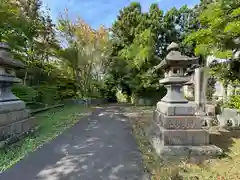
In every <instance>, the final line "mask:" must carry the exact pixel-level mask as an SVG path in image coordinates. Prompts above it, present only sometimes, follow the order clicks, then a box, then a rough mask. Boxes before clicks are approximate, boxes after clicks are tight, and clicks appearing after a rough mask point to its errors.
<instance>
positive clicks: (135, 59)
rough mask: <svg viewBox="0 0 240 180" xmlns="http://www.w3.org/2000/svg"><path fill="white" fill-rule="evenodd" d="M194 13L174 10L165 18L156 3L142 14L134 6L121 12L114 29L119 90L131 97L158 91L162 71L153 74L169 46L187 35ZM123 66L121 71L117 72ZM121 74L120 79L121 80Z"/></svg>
mask: <svg viewBox="0 0 240 180" xmlns="http://www.w3.org/2000/svg"><path fill="white" fill-rule="evenodd" d="M191 12H192V11H191V10H190V9H188V8H187V6H184V7H183V8H181V9H179V10H177V9H176V8H173V9H171V10H169V11H168V12H167V13H166V14H165V15H164V14H163V11H162V10H161V9H160V8H159V6H158V5H157V4H156V3H153V4H152V5H151V6H150V9H149V12H146V13H143V12H142V11H141V5H140V4H139V3H131V4H130V5H129V6H127V7H125V8H123V10H121V11H120V12H119V16H118V18H117V20H116V21H115V22H114V23H113V26H112V29H111V31H112V42H113V51H112V54H111V55H112V56H113V57H115V58H112V59H110V61H111V62H113V63H110V67H111V68H109V69H110V70H109V71H108V73H109V74H111V75H110V76H109V77H112V78H114V80H115V82H116V86H117V87H118V88H119V87H120V88H121V89H122V91H123V92H124V91H125V93H126V94H128V95H129V96H132V95H138V96H145V95H146V92H149V93H148V96H150V95H151V94H153V93H152V92H153V91H155V94H156V91H158V90H159V88H160V86H159V82H158V80H159V78H161V77H162V76H163V73H162V71H161V70H158V71H153V67H154V66H156V65H157V64H159V63H160V61H161V59H163V58H165V56H166V54H167V50H166V48H167V46H168V45H169V44H170V43H171V42H172V41H175V42H180V41H181V40H182V39H183V37H184V36H185V34H186V33H187V31H186V30H187V27H188V20H189V19H190V17H191V16H190V13H191ZM116 64H118V65H119V64H121V66H120V67H121V68H116V67H114V66H116ZM119 74H121V76H119Z"/></svg>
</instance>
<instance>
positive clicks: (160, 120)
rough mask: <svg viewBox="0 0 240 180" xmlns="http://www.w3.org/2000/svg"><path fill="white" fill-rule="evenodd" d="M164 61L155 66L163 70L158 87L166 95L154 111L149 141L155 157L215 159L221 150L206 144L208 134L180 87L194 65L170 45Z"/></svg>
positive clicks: (195, 58) (193, 106)
mask: <svg viewBox="0 0 240 180" xmlns="http://www.w3.org/2000/svg"><path fill="white" fill-rule="evenodd" d="M167 50H168V51H169V53H168V55H167V57H166V58H165V59H164V60H163V61H162V62H161V63H160V64H159V68H162V69H164V70H165V78H164V79H162V80H160V83H161V84H163V85H164V86H165V87H166V88H167V94H166V95H165V97H163V98H162V99H161V101H159V102H158V103H157V107H156V110H155V111H154V118H153V123H152V126H151V130H150V132H149V133H150V134H149V135H150V138H151V142H152V144H153V147H154V148H155V150H156V152H157V153H158V154H159V155H167V156H168V155H173V156H176V155H183V156H189V155H190V156H198V155H203V154H204V155H216V154H221V153H222V150H221V149H220V148H218V147H216V146H214V145H210V144H209V133H208V132H207V131H206V130H204V129H203V128H202V122H201V120H200V117H199V116H197V115H196V104H195V103H190V102H188V100H187V99H185V97H184V93H183V92H182V87H183V85H184V83H186V82H187V81H188V80H189V79H188V78H187V77H186V76H184V71H185V69H186V68H187V67H188V66H190V65H191V64H194V63H196V61H198V58H197V57H187V56H184V55H182V54H181V53H180V51H179V46H178V44H176V43H171V44H170V45H169V46H168V48H167Z"/></svg>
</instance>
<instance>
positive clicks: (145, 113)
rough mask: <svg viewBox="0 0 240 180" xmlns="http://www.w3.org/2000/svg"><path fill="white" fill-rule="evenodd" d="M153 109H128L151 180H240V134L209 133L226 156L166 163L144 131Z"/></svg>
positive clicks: (215, 129)
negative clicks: (198, 160) (199, 160)
mask: <svg viewBox="0 0 240 180" xmlns="http://www.w3.org/2000/svg"><path fill="white" fill-rule="evenodd" d="M153 109H154V107H131V108H130V107H128V108H126V111H128V112H129V113H128V114H127V115H128V116H129V117H130V120H131V122H132V126H133V131H134V135H135V137H136V140H137V143H138V145H139V149H140V151H141V152H142V155H143V160H144V164H145V166H146V168H147V170H148V172H149V174H150V175H151V179H152V180H179V179H182V180H188V179H189V180H238V179H240V171H239V169H240V130H226V129H221V128H217V127H212V128H211V129H209V132H210V141H211V143H212V144H215V145H216V146H218V147H220V148H222V149H223V151H224V155H223V156H222V157H219V158H217V159H209V160H205V161H202V162H200V163H198V164H196V163H192V162H191V161H189V157H188V158H185V159H184V160H179V159H178V160H177V161H171V162H164V161H163V160H162V159H161V158H160V157H159V156H158V155H156V153H155V151H154V150H153V148H152V146H151V144H150V142H149V140H148V138H147V136H146V134H145V128H146V127H148V126H149V124H150V121H151V118H152V112H153Z"/></svg>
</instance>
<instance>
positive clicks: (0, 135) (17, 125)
mask: <svg viewBox="0 0 240 180" xmlns="http://www.w3.org/2000/svg"><path fill="white" fill-rule="evenodd" d="M19 68H24V64H23V63H22V62H20V61H16V60H13V59H12V56H11V53H10V48H9V47H8V46H7V44H4V43H0V141H1V140H4V139H6V138H8V137H9V136H12V135H14V134H19V133H23V132H27V131H29V130H30V129H31V128H33V127H34V126H35V121H34V119H35V118H33V117H30V113H29V111H28V110H27V109H26V107H25V103H24V102H23V101H21V100H20V99H19V98H18V97H16V96H15V95H14V94H13V93H12V91H11V87H12V85H13V84H14V83H20V82H21V80H20V79H18V78H16V76H15V70H16V69H19Z"/></svg>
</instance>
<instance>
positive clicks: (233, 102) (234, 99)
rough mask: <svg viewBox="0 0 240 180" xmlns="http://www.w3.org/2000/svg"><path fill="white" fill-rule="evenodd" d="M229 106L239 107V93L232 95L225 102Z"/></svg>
mask: <svg viewBox="0 0 240 180" xmlns="http://www.w3.org/2000/svg"><path fill="white" fill-rule="evenodd" d="M227 106H228V107H229V108H234V109H240V95H233V96H231V97H230V100H229V101H228V102H227Z"/></svg>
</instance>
